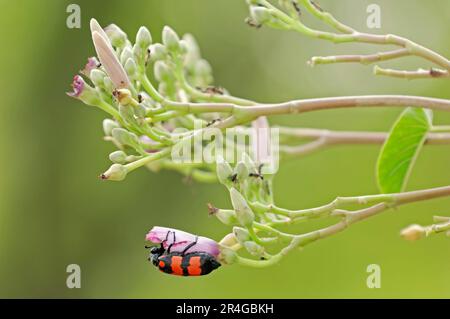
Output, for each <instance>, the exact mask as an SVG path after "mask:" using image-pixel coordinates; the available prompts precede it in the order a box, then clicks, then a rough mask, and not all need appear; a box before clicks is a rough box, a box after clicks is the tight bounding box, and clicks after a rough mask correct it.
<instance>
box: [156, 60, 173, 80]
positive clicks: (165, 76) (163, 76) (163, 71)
mask: <svg viewBox="0 0 450 319" xmlns="http://www.w3.org/2000/svg"><path fill="white" fill-rule="evenodd" d="M154 72H155V78H156V80H158V81H159V82H170V81H171V80H172V75H171V72H170V69H169V67H168V66H167V64H166V63H164V62H163V61H156V63H155V66H154Z"/></svg>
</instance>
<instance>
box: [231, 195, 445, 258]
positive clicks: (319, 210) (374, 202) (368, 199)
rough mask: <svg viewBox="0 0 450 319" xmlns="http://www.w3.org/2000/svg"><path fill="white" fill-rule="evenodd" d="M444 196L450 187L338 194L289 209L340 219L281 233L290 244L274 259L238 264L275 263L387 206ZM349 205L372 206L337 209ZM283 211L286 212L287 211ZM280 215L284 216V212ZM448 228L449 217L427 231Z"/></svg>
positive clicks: (297, 214)
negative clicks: (294, 232) (318, 203)
mask: <svg viewBox="0 0 450 319" xmlns="http://www.w3.org/2000/svg"><path fill="white" fill-rule="evenodd" d="M446 196H450V186H444V187H437V188H430V189H424V190H418V191H411V192H405V193H395V194H380V195H369V196H355V197H338V198H336V199H335V200H334V201H332V202H331V203H329V204H326V205H323V206H319V207H316V208H311V209H305V210H301V211H296V212H293V211H290V212H289V214H288V215H289V216H290V217H293V218H297V217H299V216H303V217H308V218H311V217H313V216H316V217H317V215H323V214H326V215H327V216H339V217H342V218H341V220H340V221H339V222H337V223H335V224H333V225H331V226H327V227H325V228H322V229H318V230H315V231H311V232H308V233H305V234H300V235H290V234H286V233H283V236H291V238H292V240H291V242H290V244H289V245H288V246H287V247H285V248H284V249H283V250H282V251H281V252H280V253H278V254H276V255H274V256H273V257H272V258H273V260H272V258H271V259H269V260H265V261H257V260H250V259H246V258H242V257H239V258H238V263H240V264H242V265H246V266H252V267H266V266H271V265H273V264H274V263H276V262H278V261H280V260H281V258H282V257H283V256H285V255H286V254H287V253H288V252H289V251H291V250H292V249H294V248H296V247H304V246H306V245H308V244H310V243H313V242H315V241H317V240H319V239H324V238H327V237H330V236H332V235H335V234H338V233H340V232H341V231H343V230H345V229H347V228H348V227H349V226H351V225H353V224H355V223H357V222H360V221H363V220H365V219H368V218H370V217H372V216H376V215H378V214H380V213H382V212H384V211H386V210H388V209H390V208H393V207H396V206H400V205H404V204H408V203H413V202H419V201H424V200H430V199H435V198H439V197H446ZM350 204H359V205H371V206H369V207H366V208H363V209H359V210H355V211H347V210H342V209H338V208H339V207H342V206H346V205H350ZM270 211H271V212H274V213H277V212H278V211H277V210H276V209H272V210H270ZM284 211H285V212H286V211H287V210H284ZM283 215H284V216H286V214H283ZM431 227H433V226H431ZM448 227H450V225H449V222H448V220H446V221H444V223H442V224H440V225H439V227H436V225H434V228H430V231H431V230H432V232H435V233H437V232H443V231H446V230H448ZM259 228H261V227H259Z"/></svg>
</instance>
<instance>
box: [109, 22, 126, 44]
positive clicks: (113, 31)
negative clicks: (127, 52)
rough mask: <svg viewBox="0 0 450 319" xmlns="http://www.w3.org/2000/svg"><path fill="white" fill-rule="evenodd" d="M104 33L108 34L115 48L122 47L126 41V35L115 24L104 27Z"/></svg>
mask: <svg viewBox="0 0 450 319" xmlns="http://www.w3.org/2000/svg"><path fill="white" fill-rule="evenodd" d="M105 33H106V34H107V35H108V38H109V39H110V41H111V43H112V45H113V46H115V47H116V48H123V47H124V46H125V44H126V43H127V35H126V33H125V32H123V31H122V29H121V28H119V27H118V26H117V25H115V24H110V25H109V26H107V27H106V28H105Z"/></svg>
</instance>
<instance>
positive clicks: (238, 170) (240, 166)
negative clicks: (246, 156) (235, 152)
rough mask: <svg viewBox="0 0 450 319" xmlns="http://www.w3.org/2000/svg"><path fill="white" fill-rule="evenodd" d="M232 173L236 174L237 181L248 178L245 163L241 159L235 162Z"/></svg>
mask: <svg viewBox="0 0 450 319" xmlns="http://www.w3.org/2000/svg"><path fill="white" fill-rule="evenodd" d="M234 173H235V174H236V177H237V179H238V181H244V180H246V179H247V178H248V174H249V171H248V169H247V166H246V165H245V163H244V162H242V161H241V162H239V163H237V165H236V167H235V168H234Z"/></svg>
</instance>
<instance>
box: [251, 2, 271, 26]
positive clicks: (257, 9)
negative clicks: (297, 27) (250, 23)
mask: <svg viewBox="0 0 450 319" xmlns="http://www.w3.org/2000/svg"><path fill="white" fill-rule="evenodd" d="M250 16H251V17H252V19H253V20H254V21H255V22H256V23H258V24H264V23H265V22H268V21H270V20H271V19H272V14H271V13H270V10H269V9H267V8H265V7H261V6H251V7H250Z"/></svg>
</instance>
